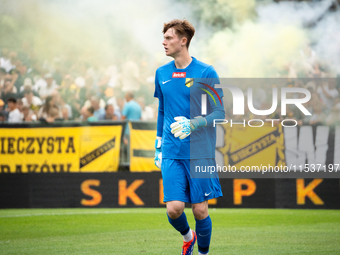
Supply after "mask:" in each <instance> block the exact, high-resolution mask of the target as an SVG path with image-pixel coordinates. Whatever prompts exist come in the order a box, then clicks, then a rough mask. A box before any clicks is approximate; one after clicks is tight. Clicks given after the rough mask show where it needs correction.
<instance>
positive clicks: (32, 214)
mask: <svg viewBox="0 0 340 255" xmlns="http://www.w3.org/2000/svg"><path fill="white" fill-rule="evenodd" d="M120 213H155V212H154V211H143V212H138V211H132V210H126V211H102V212H100V211H96V212H56V213H29V214H16V215H0V218H15V217H32V216H55V215H57V216H58V215H82V214H120Z"/></svg>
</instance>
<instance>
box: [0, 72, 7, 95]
mask: <svg viewBox="0 0 340 255" xmlns="http://www.w3.org/2000/svg"><path fill="white" fill-rule="evenodd" d="M6 74H7V72H6V70H5V68H0V90H1V88H2V87H3V86H4V84H5V77H6Z"/></svg>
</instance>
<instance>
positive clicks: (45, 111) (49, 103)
mask: <svg viewBox="0 0 340 255" xmlns="http://www.w3.org/2000/svg"><path fill="white" fill-rule="evenodd" d="M52 110H53V112H52ZM55 111H58V117H60V118H61V114H59V108H58V106H56V103H55V99H54V97H53V96H47V97H46V99H45V103H44V105H43V106H42V107H41V108H40V109H39V112H38V118H39V120H46V121H47V122H49V121H48V120H50V121H52V120H53V121H54V119H55V115H56V114H55ZM53 121H52V122H53Z"/></svg>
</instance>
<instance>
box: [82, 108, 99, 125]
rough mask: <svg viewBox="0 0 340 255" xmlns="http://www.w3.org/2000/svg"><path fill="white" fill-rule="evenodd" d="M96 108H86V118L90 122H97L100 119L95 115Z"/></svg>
mask: <svg viewBox="0 0 340 255" xmlns="http://www.w3.org/2000/svg"><path fill="white" fill-rule="evenodd" d="M94 112H95V110H94V108H93V107H88V108H86V112H85V114H86V115H85V116H86V120H87V121H88V122H96V121H98V118H97V117H96V116H95V115H94Z"/></svg>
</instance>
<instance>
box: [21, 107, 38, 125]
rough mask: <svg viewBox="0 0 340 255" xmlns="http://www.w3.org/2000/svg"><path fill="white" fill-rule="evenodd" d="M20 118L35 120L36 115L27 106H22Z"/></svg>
mask: <svg viewBox="0 0 340 255" xmlns="http://www.w3.org/2000/svg"><path fill="white" fill-rule="evenodd" d="M22 115H23V116H22V120H23V121H25V122H31V121H37V119H38V118H37V115H36V114H35V113H34V112H32V110H31V109H30V108H29V107H28V106H23V107H22Z"/></svg>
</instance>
